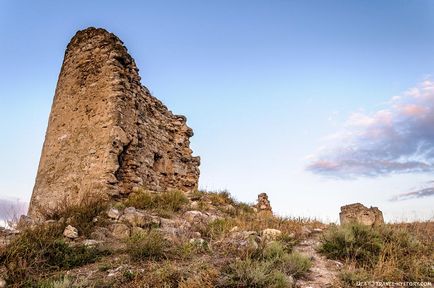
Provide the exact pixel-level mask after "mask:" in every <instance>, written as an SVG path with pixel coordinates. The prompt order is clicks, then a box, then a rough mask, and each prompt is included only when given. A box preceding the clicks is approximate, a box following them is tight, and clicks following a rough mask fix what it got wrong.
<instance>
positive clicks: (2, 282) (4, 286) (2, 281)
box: [0, 278, 6, 288]
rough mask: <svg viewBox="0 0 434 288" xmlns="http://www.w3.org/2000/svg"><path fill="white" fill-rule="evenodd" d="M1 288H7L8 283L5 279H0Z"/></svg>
mask: <svg viewBox="0 0 434 288" xmlns="http://www.w3.org/2000/svg"><path fill="white" fill-rule="evenodd" d="M0 288H6V281H5V280H4V279H3V278H0Z"/></svg>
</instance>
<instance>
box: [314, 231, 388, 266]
mask: <svg viewBox="0 0 434 288" xmlns="http://www.w3.org/2000/svg"><path fill="white" fill-rule="evenodd" d="M321 242H322V243H321V247H320V252H322V253H323V254H325V255H326V256H327V257H329V258H332V259H339V260H344V261H355V262H357V263H361V264H363V265H368V266H371V267H372V266H373V265H375V263H376V262H377V260H378V256H379V253H380V251H381V249H382V245H383V243H382V241H381V236H380V234H379V233H378V231H376V230H374V229H373V228H371V227H369V226H365V225H361V224H349V225H343V226H340V227H337V226H332V227H330V228H329V229H328V230H327V231H326V233H325V234H324V235H323V237H322V239H321Z"/></svg>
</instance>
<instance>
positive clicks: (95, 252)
mask: <svg viewBox="0 0 434 288" xmlns="http://www.w3.org/2000/svg"><path fill="white" fill-rule="evenodd" d="M62 232H63V226H62V225H61V224H46V225H39V226H36V227H29V228H27V229H25V230H23V231H22V232H21V234H20V235H19V236H17V237H16V238H15V239H14V240H13V241H12V242H11V243H10V244H9V245H8V246H7V247H6V249H4V250H3V251H1V252H0V266H1V265H4V266H5V267H6V270H7V282H8V283H9V284H11V285H12V287H22V286H24V287H25V286H26V285H27V286H29V285H30V286H31V284H29V283H32V282H33V280H34V278H35V277H40V276H41V275H43V274H44V273H48V272H51V271H58V270H60V269H69V268H72V267H77V266H81V265H84V264H87V263H92V262H95V261H96V260H97V259H99V258H100V257H101V256H103V255H107V254H108V252H107V251H102V250H99V249H96V248H87V247H85V246H83V245H76V246H70V245H68V243H66V242H65V241H64V239H63V236H62Z"/></svg>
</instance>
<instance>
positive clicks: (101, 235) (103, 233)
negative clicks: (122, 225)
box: [90, 227, 112, 241]
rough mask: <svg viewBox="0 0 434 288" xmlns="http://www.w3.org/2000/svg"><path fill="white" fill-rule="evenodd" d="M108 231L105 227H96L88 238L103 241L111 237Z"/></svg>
mask: <svg viewBox="0 0 434 288" xmlns="http://www.w3.org/2000/svg"><path fill="white" fill-rule="evenodd" d="M111 235H112V234H111V232H110V230H109V229H107V228H105V227H96V228H95V230H94V231H93V232H92V233H91V234H90V237H91V238H92V239H95V240H100V241H105V240H107V238H109V237H110V236H111Z"/></svg>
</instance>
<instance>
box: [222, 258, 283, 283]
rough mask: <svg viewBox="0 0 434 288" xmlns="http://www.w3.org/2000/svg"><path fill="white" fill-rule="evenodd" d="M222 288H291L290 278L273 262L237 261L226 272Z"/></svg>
mask: <svg viewBox="0 0 434 288" xmlns="http://www.w3.org/2000/svg"><path fill="white" fill-rule="evenodd" d="M225 273H226V276H225V278H224V284H223V285H222V286H221V287H258V288H261V287H264V288H265V287H276V288H278V287H282V288H283V287H290V286H289V285H290V284H289V281H288V278H287V276H286V275H285V274H283V273H282V272H280V271H278V270H275V269H274V265H273V262H272V261H255V260H253V259H245V260H235V262H233V263H231V264H230V265H229V267H228V268H227V269H226V271H225Z"/></svg>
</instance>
